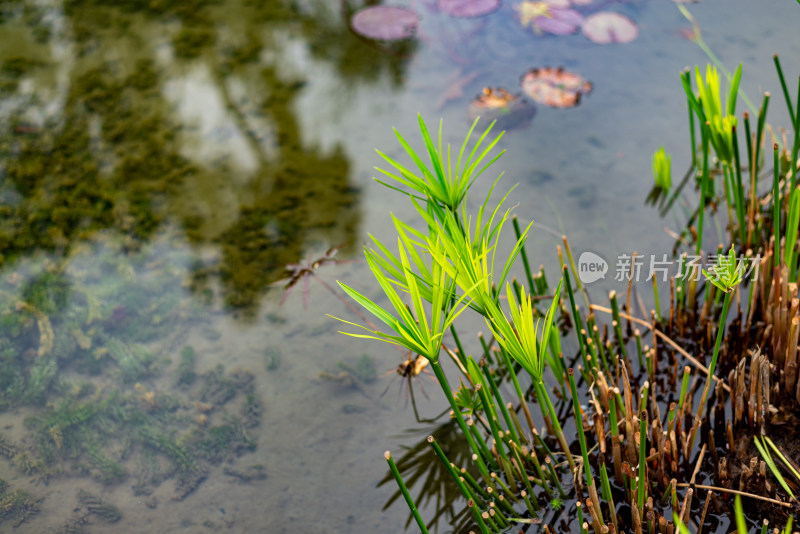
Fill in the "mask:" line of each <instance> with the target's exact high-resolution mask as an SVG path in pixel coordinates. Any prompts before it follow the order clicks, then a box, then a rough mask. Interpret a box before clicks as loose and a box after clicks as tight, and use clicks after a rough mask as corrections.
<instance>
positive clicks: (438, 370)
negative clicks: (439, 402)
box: [431, 361, 489, 477]
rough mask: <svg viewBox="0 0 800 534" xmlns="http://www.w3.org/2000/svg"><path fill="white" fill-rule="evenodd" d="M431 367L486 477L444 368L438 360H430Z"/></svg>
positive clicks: (478, 450) (478, 453)
mask: <svg viewBox="0 0 800 534" xmlns="http://www.w3.org/2000/svg"><path fill="white" fill-rule="evenodd" d="M431 368H432V369H433V374H434V375H436V379H437V380H438V381H439V385H440V386H441V388H442V391H444V395H445V397H447V402H449V403H450V407H451V408H452V409H453V417H455V419H456V423H458V426H459V427H461V431H462V432H463V433H464V436H465V437H466V438H467V442H468V443H469V448H470V449H472V452H473V453H475V454H476V455H477V456H478V459H477V460H476V461H477V463H478V469H479V470H480V472H481V473H482V474H483V475H485V476H486V477H488V476H489V469H487V467H486V464H485V463H484V461H483V458H482V456H481V454H480V452H481V451H480V449H478V446H477V445H476V444H475V440H473V439H472V434H471V433H470V431H469V428H467V422H466V421H464V417H463V416H462V415H461V410H459V408H458V405H457V404H456V400H455V399H454V398H453V392H452V391H451V390H450V384H449V383H448V382H447V377H446V376H445V374H444V370H442V366H441V364H440V363H439V362H438V361H435V362H431Z"/></svg>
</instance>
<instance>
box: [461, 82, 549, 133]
mask: <svg viewBox="0 0 800 534" xmlns="http://www.w3.org/2000/svg"><path fill="white" fill-rule="evenodd" d="M535 113H536V109H535V108H534V107H533V105H532V104H530V103H529V102H526V101H525V100H523V99H522V96H521V95H519V94H516V95H514V94H511V93H510V92H509V91H508V90H506V89H505V88H503V87H496V88H491V87H484V88H483V91H482V92H481V94H479V95H478V96H477V97H475V98H474V99H473V100H472V101H471V102H470V104H469V117H470V119H471V120H475V119H477V118H478V117H480V118H481V120H488V121H497V126H498V128H502V129H503V130H511V129H514V128H519V127H523V126H525V125H527V123H528V121H529V120H530V119H531V117H533V115H534V114H535Z"/></svg>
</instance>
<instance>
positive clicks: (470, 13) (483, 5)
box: [439, 0, 500, 17]
mask: <svg viewBox="0 0 800 534" xmlns="http://www.w3.org/2000/svg"><path fill="white" fill-rule="evenodd" d="M499 7H500V0H439V10H440V11H441V12H443V13H447V14H448V15H451V16H453V17H482V16H483V15H488V14H489V13H491V12H492V11H495V10H496V9H497V8H499Z"/></svg>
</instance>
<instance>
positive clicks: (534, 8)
mask: <svg viewBox="0 0 800 534" xmlns="http://www.w3.org/2000/svg"><path fill="white" fill-rule="evenodd" d="M569 6H570V3H569V1H568V0H547V1H544V2H534V1H532V0H525V1H524V2H521V3H519V4H517V5H515V6H514V9H515V10H516V11H517V13H519V21H520V23H521V24H522V26H523V27H524V28H527V27H528V26H533V29H534V30H535V31H536V32H537V33H542V32H547V33H554V34H556V35H567V34H570V33H574V32H575V31H576V30H577V29H578V27H579V26H580V25H581V24H583V15H581V14H580V13H578V12H577V11H575V10H573V9H569Z"/></svg>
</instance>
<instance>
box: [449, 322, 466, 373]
mask: <svg viewBox="0 0 800 534" xmlns="http://www.w3.org/2000/svg"><path fill="white" fill-rule="evenodd" d="M450 333H451V334H452V335H453V341H454V342H455V344H456V348H457V349H458V353H457V354H458V362H459V363H460V364H461V365H462V366H463V365H466V362H465V361H464V354H466V353H465V352H464V347H463V346H462V345H461V340H460V339H459V338H458V332H456V325H454V324H451V325H450Z"/></svg>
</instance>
